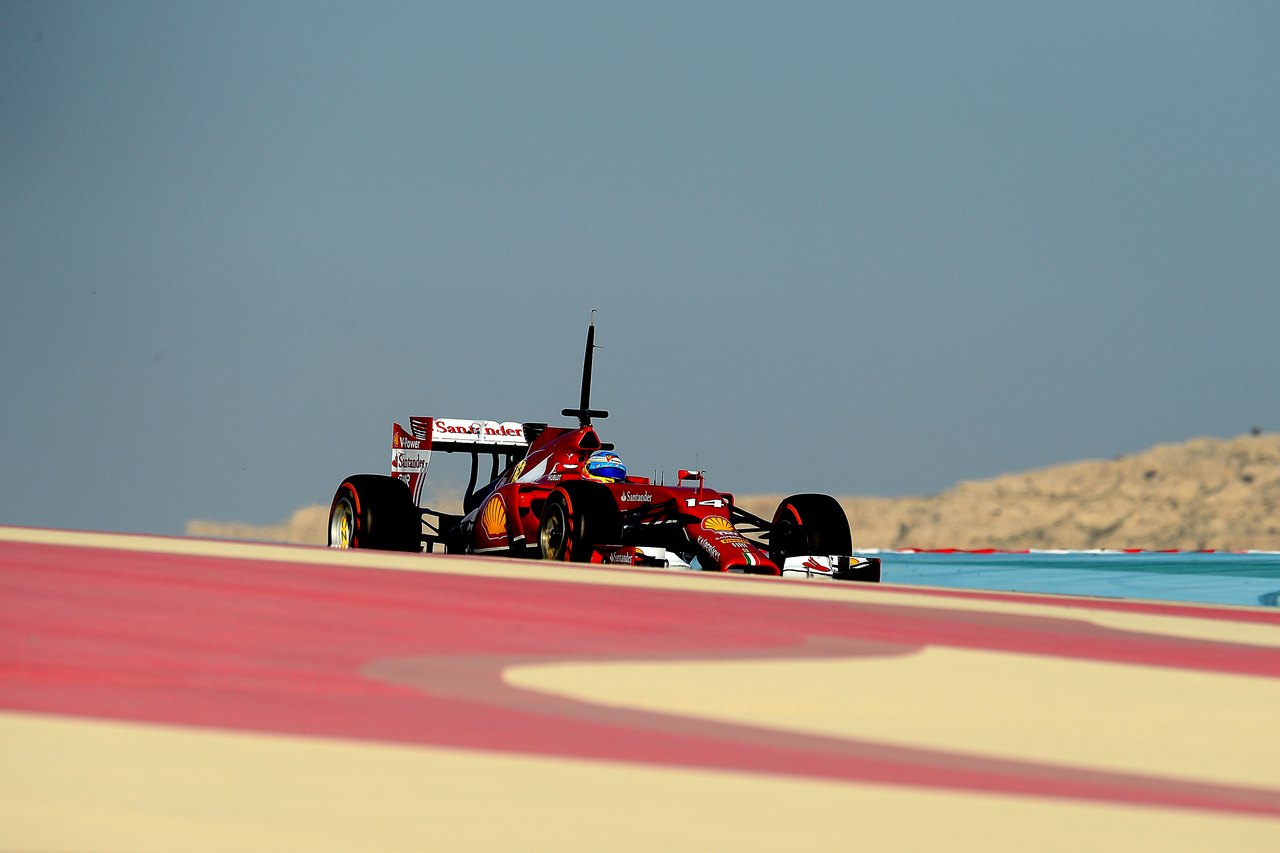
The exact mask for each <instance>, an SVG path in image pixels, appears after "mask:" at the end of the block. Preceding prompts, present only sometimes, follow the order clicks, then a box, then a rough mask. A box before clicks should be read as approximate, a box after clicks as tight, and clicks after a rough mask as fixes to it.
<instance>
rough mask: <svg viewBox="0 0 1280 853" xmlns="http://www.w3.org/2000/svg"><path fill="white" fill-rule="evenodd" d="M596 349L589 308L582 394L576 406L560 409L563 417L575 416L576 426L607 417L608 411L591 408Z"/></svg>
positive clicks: (586, 424) (592, 310)
mask: <svg viewBox="0 0 1280 853" xmlns="http://www.w3.org/2000/svg"><path fill="white" fill-rule="evenodd" d="M595 350H596V311H595V309H594V308H593V309H591V325H590V326H587V351H586V353H584V354H583V356H582V395H581V397H579V399H578V408H576V409H561V410H560V414H562V415H564V416H565V417H576V418H577V419H578V426H580V427H587V426H591V419H592V418H593V417H596V418H607V417H609V413H608V412H606V411H602V410H600V409H592V408H591V362H592V359H593V358H594V356H595Z"/></svg>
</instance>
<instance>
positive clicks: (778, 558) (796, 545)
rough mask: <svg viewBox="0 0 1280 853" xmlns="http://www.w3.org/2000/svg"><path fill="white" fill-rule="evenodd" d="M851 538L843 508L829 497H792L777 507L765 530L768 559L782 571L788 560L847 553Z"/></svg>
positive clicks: (850, 546) (851, 541) (847, 519)
mask: <svg viewBox="0 0 1280 853" xmlns="http://www.w3.org/2000/svg"><path fill="white" fill-rule="evenodd" d="M852 552H853V537H852V536H851V535H850V533H849V518H848V516H846V515H845V513H844V507H842V506H840V504H839V503H838V502H837V501H836V499H835V498H833V497H831V496H830V495H792V496H791V497H789V498H786V499H785V500H783V501H782V503H780V504H778V510H777V512H775V513H774V514H773V525H772V526H771V527H770V530H769V559H771V560H773V561H774V562H775V563H777V564H778V568H782V566H783V564H784V563H785V562H786V560H787V558H788V557H797V556H801V555H806V554H822V555H827V556H830V555H832V554H850V553H852Z"/></svg>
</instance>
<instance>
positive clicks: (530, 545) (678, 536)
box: [459, 425, 781, 575]
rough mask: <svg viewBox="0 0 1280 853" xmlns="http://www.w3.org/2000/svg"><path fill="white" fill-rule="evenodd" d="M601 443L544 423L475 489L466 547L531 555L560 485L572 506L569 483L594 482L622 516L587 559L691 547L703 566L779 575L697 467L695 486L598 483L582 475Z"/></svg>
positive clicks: (612, 559)
mask: <svg viewBox="0 0 1280 853" xmlns="http://www.w3.org/2000/svg"><path fill="white" fill-rule="evenodd" d="M602 446H603V445H602V442H601V441H600V437H599V436H598V435H597V434H596V431H595V429H594V428H593V427H592V426H590V425H586V426H581V427H576V428H564V427H547V428H545V429H543V430H542V431H541V432H540V433H539V434H538V435H537V436H536V437H535V438H534V439H533V441H532V443H531V444H530V445H529V449H528V452H527V454H525V456H524V458H523V459H520V460H519V461H518V462H516V463H515V464H513V465H512V466H510V467H509V468H508V469H507V470H506V471H504V472H502V473H501V474H499V475H498V477H497V479H495V480H494V481H493V482H492V483H491V484H490V485H489V486H488V487H486V489H484V490H482V491H481V493H480V495H481V497H480V500H479V502H478V503H477V504H476V505H475V507H474V508H473V509H471V511H470V512H469V513H468V514H467V515H466V516H465V517H464V518H463V519H462V521H461V523H460V525H459V532H460V534H461V536H462V537H463V538H464V542H465V544H466V545H467V546H469V547H467V550H470V551H474V552H476V553H505V554H510V555H512V556H523V555H525V554H526V553H528V552H531V551H532V552H536V550H537V545H538V532H539V526H540V523H541V519H542V510H543V507H544V506H545V505H546V501H547V499H548V498H549V497H550V496H551V494H552V493H553V492H555V491H556V490H560V492H561V494H562V495H563V496H564V498H565V500H566V501H567V502H568V503H569V504H570V505H571V506H572V501H573V489H572V487H570V488H568V489H566V488H565V487H566V486H567V485H568V484H570V483H573V482H575V481H582V480H586V481H589V482H593V483H596V484H597V486H596V488H597V490H598V489H599V488H604V489H607V490H608V491H609V493H611V494H612V495H613V498H614V501H615V503H616V505H617V509H618V511H619V513H620V514H621V516H622V521H623V528H622V530H623V532H622V540H623V541H621V542H609V543H598V544H596V545H595V546H594V547H593V553H592V554H591V562H596V563H600V562H609V563H624V564H631V565H638V564H643V562H644V556H643V554H642V553H641V552H640V551H639V550H637V549H638V547H639V548H642V547H644V546H649V547H660V548H666V549H669V550H671V551H674V552H682V553H688V552H693V553H696V554H697V555H698V556H699V558H700V559H699V562H700V563H701V564H702V565H703V566H704V567H714V568H716V569H718V570H720V571H722V572H726V571H730V570H737V571H743V572H749V573H752V574H766V575H778V574H781V570H780V569H779V567H778V566H777V565H776V564H775V563H774V562H773V561H772V560H770V559H769V555H768V554H767V553H766V552H765V551H764V550H763V549H762V548H761V547H759V546H758V545H757V544H756V543H753V542H751V541H750V540H748V539H747V538H745V537H744V536H743V535H742V534H741V533H740V532H739V531H738V530H737V529H736V528H735V526H734V523H733V522H732V521H731V510H732V508H733V496H732V495H730V494H726V493H722V492H717V491H714V490H712V489H709V488H706V487H705V486H704V485H703V483H702V475H701V473H700V472H688V471H681V472H680V473H681V474H682V475H685V474H688V475H691V479H695V482H696V484H695V485H675V486H668V485H660V484H655V483H653V482H652V481H651V480H649V479H648V478H646V477H628V478H627V479H626V481H625V482H620V483H613V482H603V483H602V482H599V481H597V480H595V479H594V478H590V477H587V476H586V474H585V472H584V467H583V466H584V464H585V463H586V460H587V457H588V456H590V455H591V454H592V452H594V451H596V450H599V449H601V447H602Z"/></svg>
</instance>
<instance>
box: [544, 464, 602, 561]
mask: <svg viewBox="0 0 1280 853" xmlns="http://www.w3.org/2000/svg"><path fill="white" fill-rule="evenodd" d="M621 539H622V514H621V513H620V512H618V503H617V501H615V500H614V497H613V493H612V492H610V491H609V489H608V488H606V487H605V486H603V485H599V484H596V483H576V482H575V483H566V484H565V485H563V486H561V487H560V488H558V489H556V490H555V491H554V492H552V493H551V494H550V495H549V496H548V497H547V502H546V504H544V505H543V508H542V522H541V524H539V526H538V553H539V556H541V557H542V559H544V560H559V561H566V560H567V561H569V562H572V563H589V562H591V554H592V546H594V545H617V544H619V543H620V540H621Z"/></svg>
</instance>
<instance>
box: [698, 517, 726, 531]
mask: <svg viewBox="0 0 1280 853" xmlns="http://www.w3.org/2000/svg"><path fill="white" fill-rule="evenodd" d="M702 529H703V530H715V531H718V532H723V533H730V532H732V531H733V522H732V521H730V520H729V519H727V518H721V517H720V516H718V515H712V516H709V517H707V518H704V519H702Z"/></svg>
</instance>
